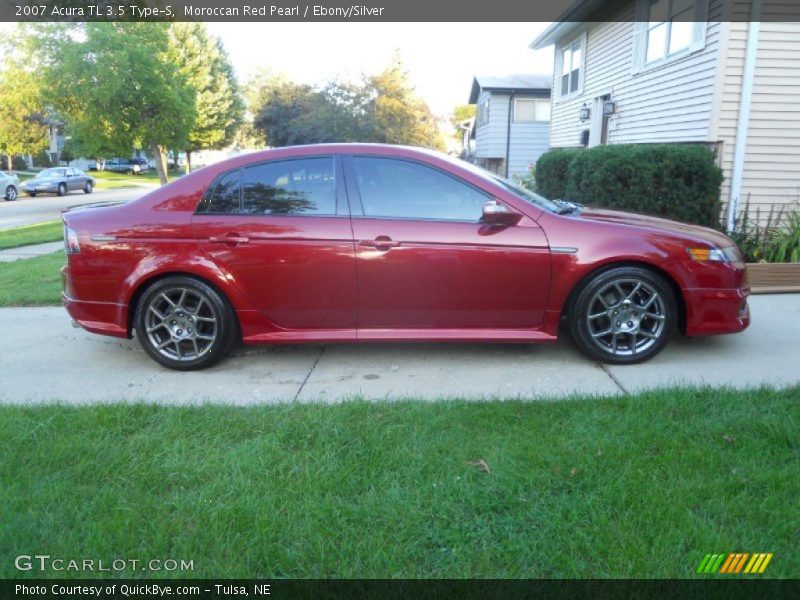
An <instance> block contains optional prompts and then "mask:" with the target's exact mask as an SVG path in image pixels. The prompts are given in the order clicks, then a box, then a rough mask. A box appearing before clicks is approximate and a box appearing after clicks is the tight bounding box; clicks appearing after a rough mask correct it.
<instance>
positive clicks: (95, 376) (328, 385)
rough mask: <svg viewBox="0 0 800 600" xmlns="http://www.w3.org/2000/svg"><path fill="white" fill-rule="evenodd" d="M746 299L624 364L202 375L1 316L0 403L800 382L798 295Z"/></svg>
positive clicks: (301, 352)
mask: <svg viewBox="0 0 800 600" xmlns="http://www.w3.org/2000/svg"><path fill="white" fill-rule="evenodd" d="M750 303H751V309H752V314H753V324H752V325H751V326H750V328H749V329H747V330H746V331H745V332H744V333H740V334H735V335H723V336H716V337H714V336H712V337H707V338H694V339H684V338H678V339H674V340H672V342H671V343H670V344H669V346H667V348H666V349H665V350H664V351H663V352H662V353H661V354H659V355H658V356H656V357H655V358H654V359H653V360H651V361H649V362H646V363H643V364H641V365H633V366H628V367H619V366H608V365H600V364H598V363H596V362H593V361H591V360H588V359H586V358H585V357H584V356H582V355H581V354H580V353H579V352H578V351H577V350H576V349H575V347H574V345H573V344H572V342H571V341H570V340H569V339H568V338H566V337H565V338H564V339H561V340H559V342H558V343H557V344H553V345H531V344H527V345H526V344H519V345H501V344H414V343H408V344H362V345H357V344H341V345H333V344H332V345H327V346H321V345H287V346H271V347H270V346H261V347H255V346H248V347H244V348H239V349H238V350H237V351H236V352H235V353H234V355H233V356H231V357H230V358H228V359H227V360H225V361H223V362H222V363H220V364H219V365H217V366H215V367H213V368H211V369H208V370H205V371H199V372H187V373H182V372H178V371H170V370H168V369H164V368H163V367H160V366H159V365H157V364H156V363H155V362H153V361H152V360H151V359H150V358H148V356H147V355H146V354H145V353H144V352H143V351H142V349H141V347H140V346H139V344H138V342H137V341H136V340H120V339H115V338H109V337H102V336H99V335H92V334H90V333H86V332H85V331H83V330H82V329H74V328H72V327H71V326H70V319H69V316H68V315H67V313H66V311H65V310H64V309H63V308H61V307H57V308H3V309H0V331H2V332H3V335H2V336H0V355H2V356H3V357H4V363H3V376H2V378H0V403H9V402H13V403H23V404H24V403H36V402H53V401H63V402H68V403H75V404H87V403H97V402H110V401H123V402H131V401H137V400H144V401H147V402H158V403H163V404H193V403H198V402H203V401H206V400H208V401H211V402H224V403H230V404H237V405H246V404H271V403H277V402H292V401H298V402H325V403H329V402H341V401H342V400H346V399H348V398H353V397H355V396H361V397H363V398H366V399H389V400H398V399H403V398H421V399H426V400H436V399H440V398H447V397H451V398H469V399H476V400H477V399H481V398H492V397H499V398H514V397H523V398H527V399H535V398H548V399H557V398H564V397H569V396H570V395H573V394H579V393H584V394H585V393H591V394H597V395H604V396H606V395H617V394H624V393H635V392H639V391H643V390H648V389H654V388H659V387H663V386H676V385H677V386H681V385H701V386H702V385H709V386H731V387H734V388H749V387H754V386H758V385H762V384H765V385H775V386H789V385H797V384H799V383H800V369H798V368H797V352H796V348H797V340H798V339H800V294H774V295H762V296H755V297H753V298H751V300H750Z"/></svg>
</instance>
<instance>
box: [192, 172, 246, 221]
mask: <svg viewBox="0 0 800 600" xmlns="http://www.w3.org/2000/svg"><path fill="white" fill-rule="evenodd" d="M241 196H242V187H241V171H240V170H236V171H231V172H230V173H226V174H225V175H223V176H222V177H220V178H219V179H218V180H217V183H216V185H214V188H213V189H212V190H211V193H208V194H206V196H205V197H204V198H203V201H202V202H201V203H200V206H198V207H197V212H198V213H204V214H212V215H225V214H239V213H241V204H242V200H241Z"/></svg>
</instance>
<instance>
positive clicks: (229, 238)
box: [208, 233, 250, 246]
mask: <svg viewBox="0 0 800 600" xmlns="http://www.w3.org/2000/svg"><path fill="white" fill-rule="evenodd" d="M208 241H209V242H211V243H212V244H228V245H229V246H235V245H236V244H246V243H247V242H249V241H250V238H249V237H247V236H244V235H239V234H237V233H229V234H228V235H212V236H211V237H210V238H208Z"/></svg>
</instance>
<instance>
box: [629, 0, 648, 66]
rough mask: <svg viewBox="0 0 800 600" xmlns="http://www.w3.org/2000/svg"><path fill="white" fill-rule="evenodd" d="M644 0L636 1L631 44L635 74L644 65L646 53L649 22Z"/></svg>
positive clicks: (632, 64)
mask: <svg viewBox="0 0 800 600" xmlns="http://www.w3.org/2000/svg"><path fill="white" fill-rule="evenodd" d="M646 11H647V9H646V8H645V2H644V0H637V1H636V14H635V18H634V21H633V23H632V25H633V42H632V44H631V52H632V55H631V73H632V74H633V75H635V74H636V73H638V72H640V71H641V70H642V67H643V66H644V53H645V49H646V46H647V22H646V18H647V15H645V12H646Z"/></svg>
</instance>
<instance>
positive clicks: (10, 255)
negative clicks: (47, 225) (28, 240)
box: [0, 241, 64, 263]
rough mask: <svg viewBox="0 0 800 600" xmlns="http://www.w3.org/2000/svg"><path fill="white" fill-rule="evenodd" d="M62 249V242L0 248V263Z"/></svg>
mask: <svg viewBox="0 0 800 600" xmlns="http://www.w3.org/2000/svg"><path fill="white" fill-rule="evenodd" d="M63 249H64V242H63V241H59V242H48V243H46V244H36V245H34V246H20V247H19V248H8V249H7V250H0V263H4V262H14V261H15V260H21V259H23V258H33V257H34V256H42V255H44V254H52V253H53V252H58V251H59V250H63Z"/></svg>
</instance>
